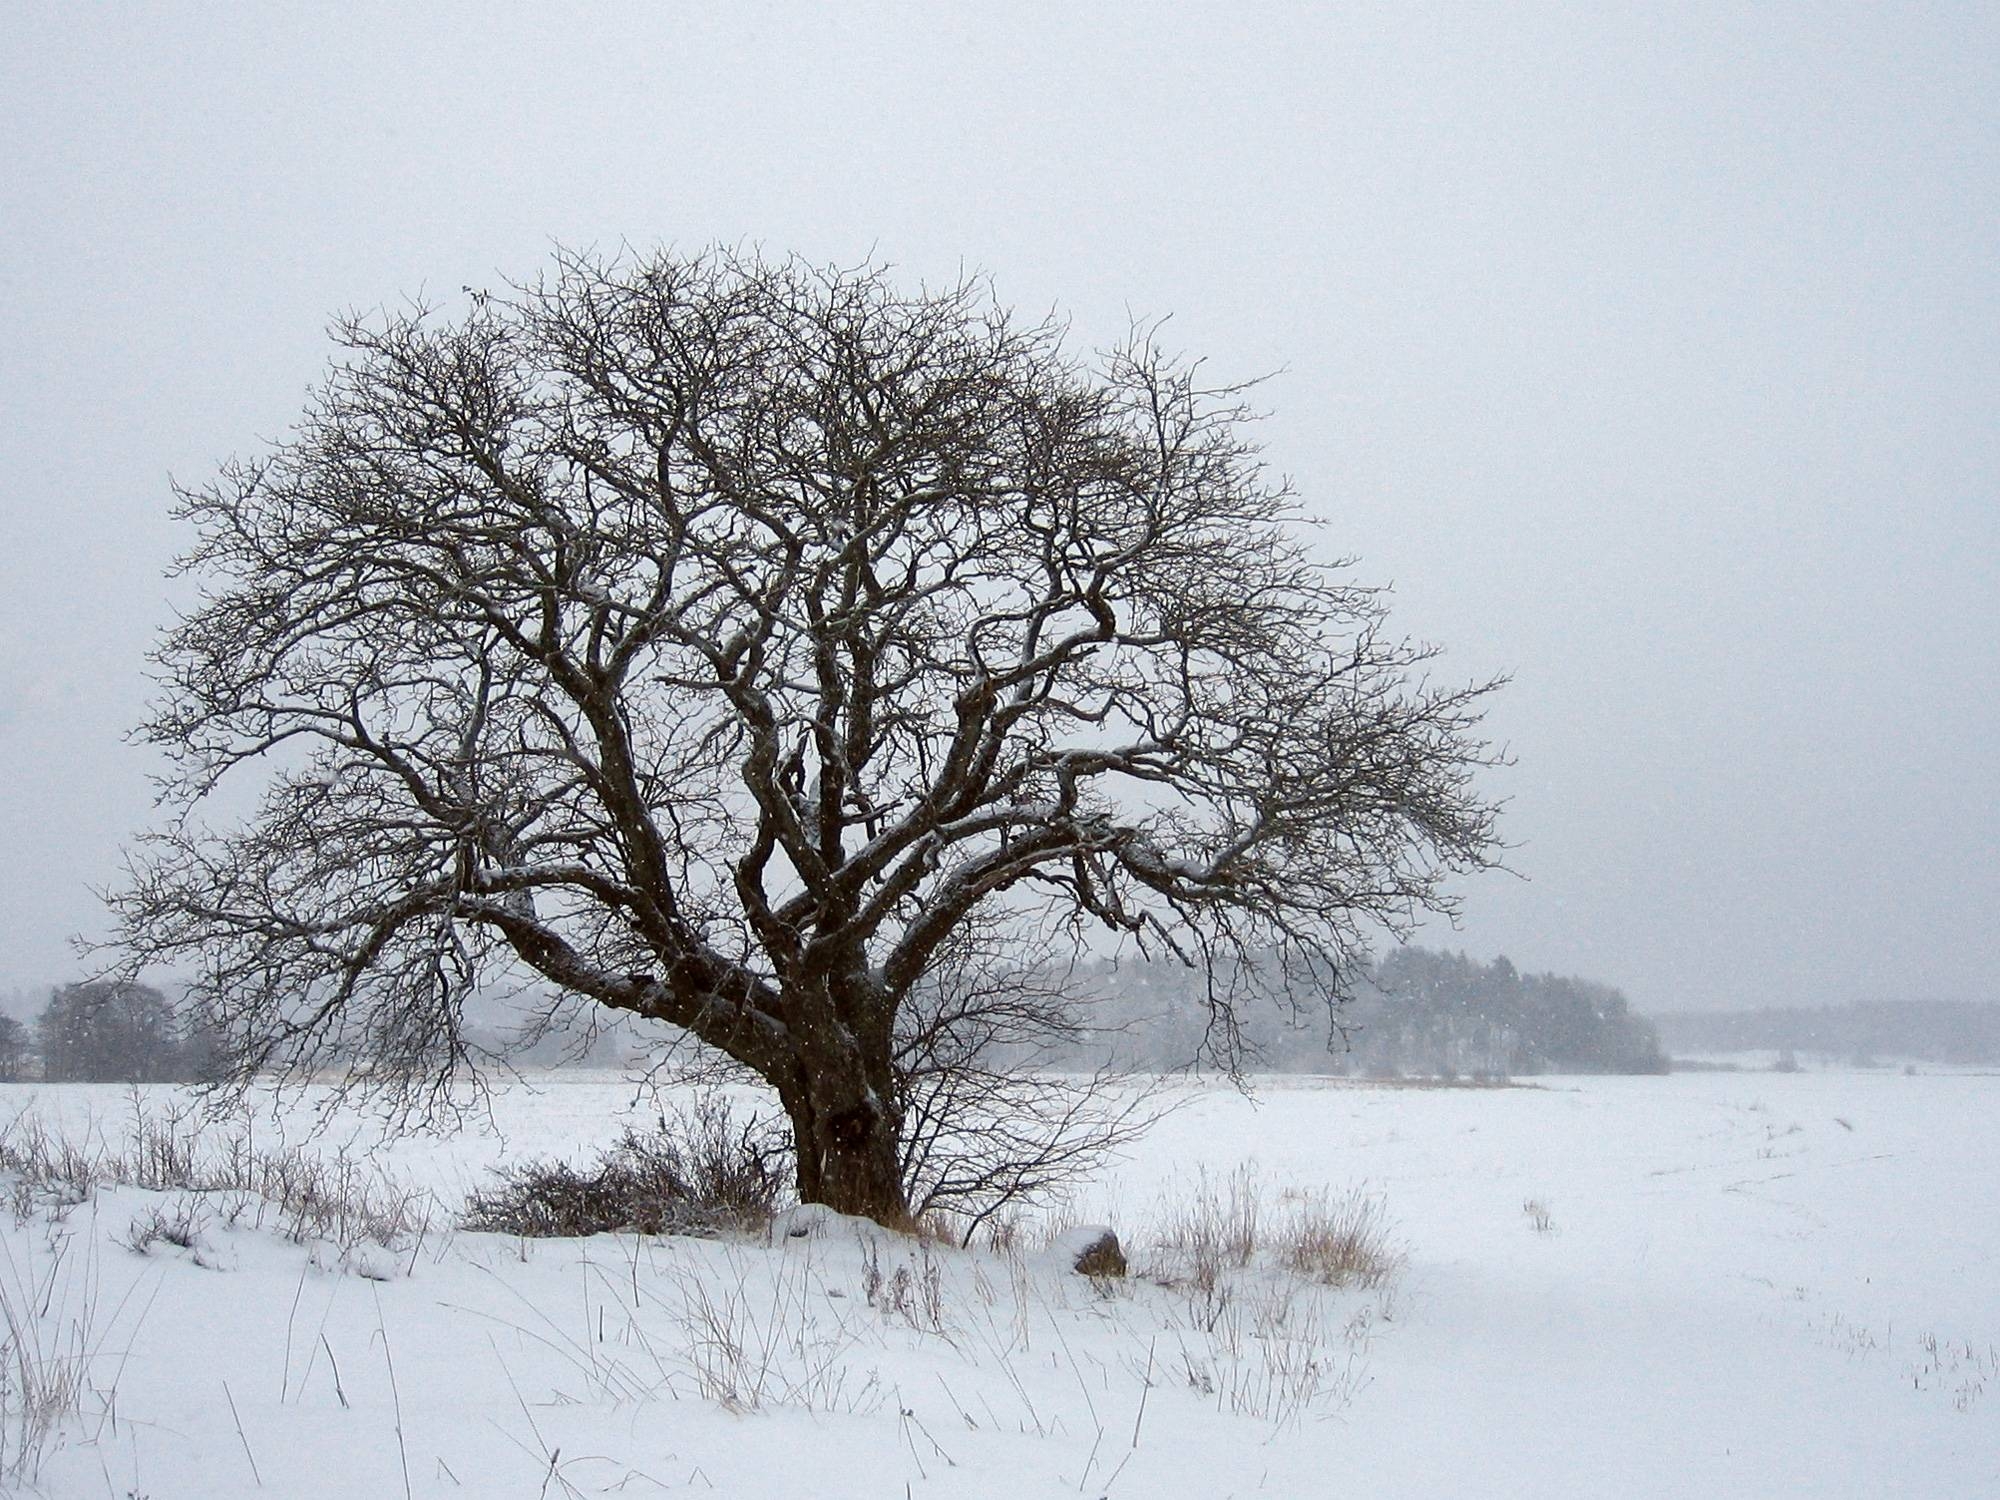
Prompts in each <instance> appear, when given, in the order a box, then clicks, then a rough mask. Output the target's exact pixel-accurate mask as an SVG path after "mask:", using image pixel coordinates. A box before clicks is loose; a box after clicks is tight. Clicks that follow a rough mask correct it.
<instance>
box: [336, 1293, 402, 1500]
mask: <svg viewBox="0 0 2000 1500" xmlns="http://www.w3.org/2000/svg"><path fill="white" fill-rule="evenodd" d="M375 1331H376V1332H377V1333H379V1334H381V1335H382V1359H383V1361H384V1362H385V1363H386V1364H387V1365H388V1366H389V1401H390V1404H391V1405H392V1406H393V1407H394V1408H395V1412H396V1456H397V1457H398V1458H400V1459H401V1460H402V1462H403V1500H410V1450H409V1448H408V1447H407V1446H405V1444H404V1442H403V1396H402V1392H401V1391H399V1390H397V1388H396V1358H395V1356H394V1355H393V1354H391V1353H390V1352H389V1330H388V1327H387V1326H386V1325H385V1324H384V1323H383V1321H382V1293H381V1292H380V1291H379V1290H378V1291H377V1292H376V1293H375ZM332 1352H333V1351H331V1350H328V1351H327V1353H328V1357H329V1358H330V1357H331V1356H332Z"/></svg>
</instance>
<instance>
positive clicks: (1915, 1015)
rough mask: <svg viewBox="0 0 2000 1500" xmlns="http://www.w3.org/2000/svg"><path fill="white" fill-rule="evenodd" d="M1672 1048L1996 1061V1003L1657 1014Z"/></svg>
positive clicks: (1852, 1060)
mask: <svg viewBox="0 0 2000 1500" xmlns="http://www.w3.org/2000/svg"><path fill="white" fill-rule="evenodd" d="M1657 1023H1658V1025H1659V1028H1660V1036H1661V1039H1662V1040H1663V1041H1664V1042H1665V1043H1666V1046H1667V1049H1668V1050H1669V1051H1670V1052H1672V1053H1674V1054H1675V1055H1677V1056H1679V1055H1683V1054H1687V1053H1704V1052H1707V1053H1715V1052H1760V1051H1762V1052H1778V1053H1781V1054H1783V1053H1790V1054H1792V1055H1793V1056H1795V1057H1796V1056H1806V1057H1816V1058H1824V1059H1826V1060H1828V1061H1832V1062H1840V1063H1846V1064H1853V1065H1859V1066H1864V1067H1865V1066H1867V1065H1869V1064H1872V1063H1882V1062H1932V1063H1953V1064H1959V1065H1971V1066H1977V1065H1981V1064H2000V1005H1980V1004H1975V1003H1972V1002H1968V1001H1955V1000H1907V1001H1895V1002H1879V1001H1878V1002H1875V1003H1870V1004H1856V1005H1829V1006H1824V1007H1822V1008H1820V1009H1817V1010H1745V1011H1718V1012H1710V1013H1689V1014H1681V1015H1666V1016H1660V1017H1658V1018H1657Z"/></svg>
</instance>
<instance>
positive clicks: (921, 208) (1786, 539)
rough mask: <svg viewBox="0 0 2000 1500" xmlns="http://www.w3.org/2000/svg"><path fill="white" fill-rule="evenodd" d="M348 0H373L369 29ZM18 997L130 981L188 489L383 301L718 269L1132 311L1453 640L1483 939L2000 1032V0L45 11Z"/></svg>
mask: <svg viewBox="0 0 2000 1500" xmlns="http://www.w3.org/2000/svg"><path fill="white" fill-rule="evenodd" d="M334 17H338V19H332V18H334ZM8 29H9V33H10V35H9V38H8V41H7V43H6V46H5V48H4V51H0V150H4V162H5V167H4V170H3V171H0V246H3V247H4V248H0V258H4V274H0V311H3V312H4V318H5V326H4V333H5V337H4V339H0V397H4V401H3V402H0V409H4V419H3V420H4V426H0V515H3V516H4V534H0V986H17V987H24V986H29V985H38V984H44V983H47V982H51V981H55V980H60V979H63V978H66V977H70V976H71V975H73V974H74V973H75V972H77V961H76V960H75V959H74V958H73V957H72V956H71V954H70V952H69V950H68V947H67V940H68V938H69V937H70V936H71V935H72V934H74V933H78V932H83V933H89V932H93V931H96V930H99V928H100V917H99V912H98V907H97V904H96V902H95V899H94V898H93V896H92V894H91V888H92V887H93V886H101V885H104V884H106V883H108V882H110V881H112V880H114V879H115V877H116V874H117V870H118V861H119V850H120V848H121V845H122V844H123V843H124V841H125V840H126V838H127V837H128V835H129V833H130V832H131V830H133V829H134V828H135V827H137V826H139V825H140V824H142V823H143V821H144V820H145V819H146V818H147V816H148V812H149V804H150V796H151V793H150V788H149V786H148V783H147V771H148V761H147V759H146V756H145V754H144V753H143V752H141V751H140V750H138V749H135V748H133V747H130V746H128V745H125V744H124V743H123V742H122V740H121V735H122V734H123V732H124V731H125V730H126V729H127V728H129V727H130V726H131V725H132V724H133V723H134V722H135V721H136V720H137V719H138V718H139V717H140V715H141V713H142V711H143V707H144V704H145V701H146V696H147V693H148V686H147V681H146V677H145V668H144V660H143V658H144V654H145V652H146V650H147V648H148V645H149V643H150V642H151V640H152V639H153V638H154V636H155V635H156V633H157V632H158V630H159V628H160V626H161V625H162V623H163V622H164V621H165V620H166V619H167V618H168V617H169V610H170V603H169V601H170V598H171V597H172V593H171V586H170V585H169V584H168V583H167V582H166V581H165V579H164V576H163V575H164V570H165V568H166V565H167V564H168V562H169V560H170V559H171V557H172V556H173V554H174V553H175V552H176V550H177V549H178V548H179V547H181V546H182V545H183V544H185V542H186V541H187V540H188V538H187V537H185V536H183V535H181V534H179V533H178V532H177V529H176V527H175V526H174V524H173V523H172V522H171V521H170V520H169V519H168V515H167V511H168V505H169V493H168V477H169V475H172V476H175V477H178V478H180V479H183V480H188V481H198V480H200V479H202V478H204V477H206V476H207V475H208V474H209V473H210V472H211V471H212V469H213V467H214V466H215V464H216V463H217V462H218V461H220V460H221V459H223V458H225V457H227V456H229V455H231V454H232V453H249V452H254V451H256V448H257V445H258V443H259V441H260V440H261V439H267V438H270V437H272V436H275V435H278V434H280V433H282V432H283V431H284V429H285V427H286V425H287V423H288V422H289V421H290V420H291V419H292V417H293V416H294V415H295V414H296V413H297V411H298V410H299V407H300V404H301V400H302V397H303V395H304V393H305V390H306V388H307V386H308V385H309V384H310V383H311V382H312V381H313V380H314V379H315V377H316V375H317V373H318V371H319V370H320V368H321V367H322V365H323V363H324V361H325V359H326V357H327V354H328V345H327V342H326V339H325V334H324V328H325V324H326V321H327V319H328V317H329V316H330V315H331V314H333V313H334V312H336V311H338V310H341V309H346V308H353V307H367V306H371V305H376V304H380V303H383V302H389V301H394V300H397V299H399V298H401V297H402V296H403V295H405V294H409V293H414V292H418V291H420V290H423V289H425V288H430V289H432V290H435V291H439V292H446V293H452V294H456V293H457V292H458V290H459V288H460V287H461V286H464V285H474V286H493V285H498V284H499V283H500V282H501V281H502V280H504V279H506V278H509V277H515V278H520V277H525V276H529V275H532V274H533V273H534V272H535V271H536V270H537V269H538V268H539V267H540V265H541V264H542V263H543V261H544V260H545V258H546V255H547V251H548V248H549V246H550V245H551V244H552V243H553V242H556V241H561V242H564V243H568V244H585V245H589V244H595V245H598V246H602V247H607V248H610V247H615V246H616V245H617V244H618V242H620V241H629V242H631V243H633V244H635V245H640V246H647V247H651V246H654V245H658V244H663V243H664V244H669V245H676V246H681V247H684V248H695V247H698V246H701V245H704V244H707V243H710V242H714V241H724V242H729V243H745V244H759V245H762V246H763V247H764V248H765V249H766V250H768V251H774V252H784V251H791V250H796V251H799V252H801V253H803V254H805V255H807V256H810V257H813V258H816V259H821V260H840V261H845V262H852V261H854V260H856V259H859V258H861V257H862V256H864V255H866V254H868V253H870V252H872V253H874V254H875V255H876V256H878V257H880V258H882V259H885V260H887V261H890V262H893V263H894V264H896V265H897V266H899V267H902V268H905V270H906V271H907V273H908V275H909V277H910V279H912V280H913V281H914V280H916V279H919V278H925V277H929V278H932V279H936V278H939V277H943V276H949V275H952V274H953V273H955V272H956V271H957V270H958V268H960V267H961V266H970V267H977V268H982V269H984V270H986V271H988V272H990V273H991V275H992V277H993V279H994V281H995V283H996V285H997V288H998V291H999V294H1000V296H1001V297H1002V298H1003V300H1005V301H1008V302H1010V303H1014V304H1017V305H1020V306H1022V307H1024V308H1026V309H1030V310H1034V311H1040V310H1043V309H1046V308H1049V307H1052V306H1053V307H1057V308H1060V309H1063V310H1065V311H1067V312H1068V313H1069V314H1071V315H1072V316H1073V319H1074V322H1075V326H1076V329H1077V332H1078V337H1079V340H1080V341H1081V342H1083V343H1084V344H1095V343H1104V342H1109V341H1110V340H1111V339H1113V338H1115V337H1116V336H1117V335H1118V334H1119V333H1120V332H1122V331H1123V329H1124V327H1125V325H1126V321H1127V318H1128V316H1129V315H1132V314H1137V315H1142V316H1149V317H1150V316H1159V315H1163V314H1171V315H1172V321H1171V323H1170V324H1169V325H1168V326H1169V332H1168V341H1169V342H1170V343H1173V344H1176V345H1178V346H1179V347H1181V348H1183V349H1185V350H1187V351H1190V352H1194V353H1199V354H1202V355H1205V356H1206V357H1207V358H1208V359H1209V361H1210V368H1211V369H1212V370H1214V371H1215V372H1217V373H1218V374H1219V375H1224V376H1230V377H1236V376H1248V375H1255V374H1261V373H1266V372H1276V373H1275V376H1274V378H1273V379H1272V380H1271V381H1270V382H1269V383H1268V384H1267V385H1266V386H1265V387H1264V390H1263V394H1262V399H1263V402H1264V404H1265V405H1266V406H1267V407H1268V408H1269V409H1270V411H1271V412H1272V417H1271V420H1270V421H1269V422H1268V423H1266V425H1265V428H1264V432H1263V437H1264V439H1265V440H1266V442H1267V443H1268V445H1269V449H1270V453H1271V455H1272V458H1273V461H1274V462H1275V463H1276V464H1277V465H1278V466H1279V467H1280V468H1281V469H1283V470H1284V471H1285V472H1287V473H1289V474H1290V475H1292V476H1293V478H1294V479H1295V480H1296V483H1297V485H1298V488H1299V491H1300V493H1301V495H1302V497H1303V499H1304V501H1305V505H1306V508H1307V509H1308V511H1309V512H1310V513H1311V514H1313V515H1314V516H1316V517H1318V518H1320V519H1322V520H1323V521H1324V523H1325V542H1326V545H1327V546H1328V547H1329V548H1330V549H1332V550H1334V551H1338V552H1342V553H1351V554H1354V555H1355V556H1357V557H1358V558H1359V559H1360V562H1359V565H1358V568H1357V570H1356V571H1357V574H1358V576H1359V577H1360V578H1362V579H1364V580H1368V581H1379V582H1393V583H1394V585H1395V587H1396V597H1397V603H1396V607H1395V616H1394V617H1395V619H1396V620H1397V621H1398V622H1399V623H1400V625H1401V627H1402V628H1403V629H1404V630H1405V631H1406V632H1408V633H1410V634H1412V635H1416V636H1421V637H1424V638H1427V639H1432V640H1436V641H1439V642H1442V643H1443V644H1444V645H1445V646H1446V647H1447V650H1448V657H1447V666H1448V667H1449V668H1450V669H1452V670H1454V671H1455V672H1456V673H1458V674H1460V675H1463V676H1466V677H1475V676H1483V675H1486V674H1490V673H1494V672H1510V673H1512V674H1513V677H1514V681H1513V684H1512V686H1511V687H1510V688H1508V689H1507V691H1506V692H1505V693H1504V695H1502V696H1501V697H1500V698H1499V699H1497V700H1496V701H1495V703H1494V706H1493V710H1492V714H1491V718H1490V724H1491V728H1492V730H1493V731H1494V733H1495V735H1496V736H1497V737H1498V738H1500V739H1501V740H1503V741H1505V742H1506V743H1507V744H1508V745H1509V746H1510V747H1511V749H1512V752H1513V754H1514V757H1515V760H1516V764H1515V766H1514V767H1513V769H1511V770H1509V771H1506V772H1502V773H1497V774H1496V775H1495V777H1494V780H1493V788H1494V790H1495V791H1496V792H1497V793H1498V794H1500V795H1503V796H1505V797H1507V798H1509V799H1511V800H1510V806H1509V810H1508V814H1507V819H1506V824H1505V832H1506V835H1507V837H1508V838H1509V839H1510V840H1511V841H1512V842H1513V843H1514V844H1515V845H1516V846H1517V847H1516V849H1515V851H1514V853H1513V855H1512V857H1511V862H1512V863H1513V865H1514V866H1515V867H1516V868H1517V869H1518V870H1519V871H1520V873H1521V875H1522V876H1524V877H1526V878H1525V879H1520V880H1516V879H1512V878H1509V877H1505V876H1488V877H1484V878H1481V879H1480V880H1478V881H1475V882H1473V883H1471V884H1470V885H1469V886H1468V887H1467V888H1466V890H1465V892H1464V895H1465V903H1466V913H1465V921H1464V924H1463V929H1462V931H1461V932H1460V933H1458V934H1452V933H1450V932H1449V931H1445V932H1439V933H1432V934H1430V935H1429V938H1430V940H1432V941H1440V942H1449V943H1452V944H1454V945H1462V946H1464V947H1466V948H1467V949H1469V950H1470V951H1472V952H1473V953H1474V954H1476V955H1478V956H1482V957H1487V956H1491V955H1493V954H1496V953H1501V952H1505V953H1507V954H1509V955H1510V956H1511V957H1513V958H1514V960H1515V961H1516V963H1518V964H1519V965H1521V966H1522V967H1524V968H1532V969H1557V970H1563V971H1570V972H1577V973H1583V974H1588V975H1590V976H1593V977H1596V978H1600V979H1604V980H1607V981H1609V982H1612V983H1615V984H1618V985H1620V986H1622V987H1623V988H1624V989H1626V991H1627V992H1628V993H1629V994H1630V995H1631V996H1632V998H1633V1000H1634V1002H1635V1004H1637V1005H1638V1006H1639V1007H1640V1008H1641V1009H1642V1010H1643V1009H1649V1010H1668V1009H1676V1008H1683V1007H1716V1006H1736V1005H1748V1004H1758V1003H1782V1004H1814V1003H1825V1002H1836V1001H1844V1000H1850V999H1860V998H1874V997H1896V996H1918V995H1927V996H1944V997H1963V998H1974V999H1985V998H2000V984H1996V980H1995V978H1994V976H1995V975H1996V974H2000V789H1997V788H1996V785H1995V779H1996V778H1995V773H1996V769H2000V748H1997V747H2000V563H1996V558H2000V436H1996V433H2000V428H1997V427H1996V420H1995V418H1996V394H2000V384H1997V383H1996V376H2000V328H1996V322H2000V297H1997V296H1996V294H2000V208H1996V205H2000V7H1994V6H1991V5H1984V4H1976V5H1968V6H1965V7H1963V8H1949V7H1941V6H1889V5H1872V6H1867V7H1832V6H1811V7H1803V6H1801V7H1786V6H1774V5H1756V6H1748V5H1745V6H1735V7H1715V8H1711V7H1706V6H1697V5H1692V4H1678V3H1677V4H1670V5H1660V6H1654V7H1645V8H1640V7H1631V6H1612V5H1599V4H1583V5H1577V6H1574V7H1546V8H1543V7H1523V6H1504V7H1503V6H1490V7H1482V8H1478V9H1474V8H1471V7H1446V8H1425V9H1421V10H1420V9H1418V8H1416V7H1414V6H1406V5H1403V4H1388V5H1382V6H1368V7H1362V6H1316V7H1312V8H1310V9H1308V8H1306V7H1303V6H1300V7H1279V6H1265V7H1254V6H1243V5H1230V6H1227V7H1223V6H1214V7H1203V8H1200V9H1196V8H1195V7H1192V6H1186V7H1171V6H1161V5H1138V4H1132V5H1123V6H1116V5H1078V4H1074V3H1067V4H1062V5H1058V6H1049V7H1033V6H1023V5H1008V6H1001V5H992V6H984V7H971V6H965V7H957V6H954V7H919V6H914V5H913V6H907V7H864V6H857V5H853V4H845V3H843V4H840V5H833V4H827V5H824V6H813V7H808V6H804V5H728V6H722V5H718V6H713V7H707V8H705V9H704V10H702V11H699V12H697V11H696V10H694V9H692V8H689V9H679V8H674V7H669V6H666V5H631V6H611V5H605V6H570V5H560V4H549V3H540V4H533V5H528V4H519V5H511V4H492V3H481V4H477V5H464V6H444V5H431V6H423V5H410V4H402V3H398V4H394V5H355V4H345V5H341V6H338V7H325V8H318V7H315V8H308V7H294V6H265V7H241V8H229V9H224V8H222V7H198V6H190V5H171V6H167V5H163V6H158V7H146V6H137V5H119V6H98V5H84V4H74V3H65V4H59V5H32V4H27V5H24V4H16V5H12V6H10V7H9V8H8Z"/></svg>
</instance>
